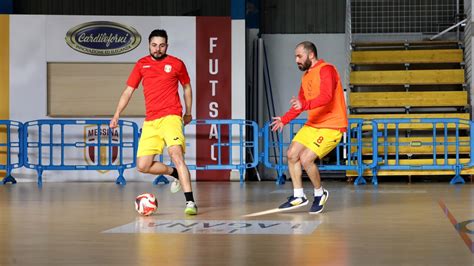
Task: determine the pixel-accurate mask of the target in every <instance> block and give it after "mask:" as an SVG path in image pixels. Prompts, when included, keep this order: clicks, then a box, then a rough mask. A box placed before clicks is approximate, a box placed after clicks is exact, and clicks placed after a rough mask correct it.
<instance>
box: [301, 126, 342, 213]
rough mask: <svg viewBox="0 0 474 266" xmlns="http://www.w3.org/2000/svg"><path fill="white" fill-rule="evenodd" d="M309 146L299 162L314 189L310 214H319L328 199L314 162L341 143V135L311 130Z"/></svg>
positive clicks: (332, 131) (337, 132)
mask: <svg viewBox="0 0 474 266" xmlns="http://www.w3.org/2000/svg"><path fill="white" fill-rule="evenodd" d="M311 131H312V132H311V133H312V137H311V140H312V141H311V144H310V145H308V149H306V150H304V151H303V152H302V153H301V156H300V160H301V164H302V165H303V168H304V169H305V171H306V173H307V174H308V177H309V179H310V180H311V183H313V187H314V201H313V204H312V206H311V209H310V213H311V214H316V213H320V212H322V211H323V209H324V205H325V203H326V201H327V199H328V197H329V192H328V191H327V190H326V189H324V188H323V187H322V185H321V176H320V173H319V169H318V166H317V165H316V163H315V160H316V159H318V158H320V159H322V158H323V157H324V156H326V155H327V154H328V153H329V152H331V151H332V150H333V149H334V148H335V147H336V146H337V144H339V142H340V141H341V137H342V133H341V132H340V131H338V130H333V129H312V130H311Z"/></svg>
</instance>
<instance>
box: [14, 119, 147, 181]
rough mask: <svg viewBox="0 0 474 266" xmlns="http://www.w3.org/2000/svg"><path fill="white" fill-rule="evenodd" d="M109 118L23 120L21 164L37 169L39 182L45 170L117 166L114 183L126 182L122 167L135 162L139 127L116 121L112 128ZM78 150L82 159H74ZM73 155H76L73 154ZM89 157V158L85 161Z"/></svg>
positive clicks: (112, 168) (91, 168) (108, 168)
mask: <svg viewBox="0 0 474 266" xmlns="http://www.w3.org/2000/svg"><path fill="white" fill-rule="evenodd" d="M109 122H110V121H109V120H35V121H29V122H26V123H25V124H24V131H25V134H24V135H23V143H24V145H25V147H24V150H25V158H24V166H25V167H27V168H30V169H35V170H36V171H37V173H38V185H39V186H42V183H43V181H42V174H43V171H45V170H103V171H108V170H117V171H118V172H119V176H118V177H117V179H116V181H115V182H116V183H117V184H121V185H125V184H126V180H125V178H124V176H123V172H124V170H125V169H129V168H133V167H135V166H136V156H135V154H136V150H137V143H138V127H137V125H136V124H135V123H133V122H129V121H123V120H121V121H119V124H118V127H117V128H116V129H115V130H111V129H110V128H109ZM81 152H83V153H84V155H83V156H85V157H86V161H84V163H82V164H81V163H78V162H77V155H78V154H80V153H81ZM75 156H76V157H75ZM87 159H88V161H87Z"/></svg>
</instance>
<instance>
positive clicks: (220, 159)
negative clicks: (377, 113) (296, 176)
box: [0, 118, 474, 186]
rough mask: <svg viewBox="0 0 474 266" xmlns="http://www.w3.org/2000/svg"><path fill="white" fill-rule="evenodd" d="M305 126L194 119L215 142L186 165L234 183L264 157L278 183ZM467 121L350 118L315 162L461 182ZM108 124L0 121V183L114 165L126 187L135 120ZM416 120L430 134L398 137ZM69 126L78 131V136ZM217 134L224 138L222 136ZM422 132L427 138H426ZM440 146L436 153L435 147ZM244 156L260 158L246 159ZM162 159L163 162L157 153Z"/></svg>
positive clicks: (470, 143) (468, 146)
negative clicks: (413, 150) (202, 157)
mask: <svg viewBox="0 0 474 266" xmlns="http://www.w3.org/2000/svg"><path fill="white" fill-rule="evenodd" d="M304 123H305V120H302V119H298V120H294V121H292V122H291V123H290V124H289V126H288V127H285V130H284V131H283V132H278V133H277V134H276V137H275V135H274V133H273V132H271V129H270V121H269V122H267V123H266V124H265V125H264V127H263V128H262V129H259V128H258V126H257V124H256V123H255V122H253V121H247V120H239V119H237V120H193V121H192V122H191V123H190V126H191V127H192V126H194V127H203V126H210V125H212V126H214V127H215V128H216V132H217V134H215V136H214V137H215V142H214V144H212V145H211V148H212V149H213V150H215V151H216V153H215V158H214V159H215V163H214V162H212V161H211V163H209V160H208V161H207V162H206V163H205V164H201V165H199V164H197V163H196V164H192V163H191V164H188V167H189V169H190V170H238V171H239V174H240V182H241V183H243V181H244V173H245V170H246V169H248V168H254V167H257V165H258V164H259V163H260V162H262V163H263V164H264V165H265V166H266V167H268V168H271V169H274V170H276V171H277V174H278V177H277V178H276V182H277V183H278V184H283V183H284V182H285V178H284V175H283V173H284V172H285V171H287V170H288V166H287V163H286V150H287V148H288V146H289V145H290V143H291V139H292V137H293V136H294V135H295V133H296V132H297V130H298V129H299V127H301V126H302V125H303V124H304ZM473 123H474V122H472V121H469V120H462V119H454V118H453V119H445V118H442V119H435V118H429V119H428V118H426V119H373V120H363V119H349V125H348V129H347V133H346V135H345V139H344V141H342V142H341V143H339V144H338V146H337V148H336V149H335V151H334V157H333V158H335V159H334V160H332V161H331V163H325V162H324V161H322V160H320V161H319V164H318V167H319V168H320V170H323V171H325V170H343V171H355V172H356V173H357V178H356V179H355V181H354V184H356V185H359V184H365V183H366V181H365V179H364V177H363V174H364V173H365V172H366V171H368V170H369V171H372V183H373V184H374V185H377V184H378V180H377V173H378V172H379V171H382V170H383V171H386V170H389V171H390V170H402V171H403V170H444V171H446V170H451V171H454V172H455V176H454V177H453V178H452V180H451V182H450V183H451V184H457V183H464V182H465V181H464V179H463V178H462V177H461V171H462V170H463V169H464V168H472V167H474V161H473V159H472V158H474V139H473V138H471V136H474V127H473ZM108 124H109V120H35V121H29V122H26V123H24V124H22V123H21V122H17V121H11V120H0V133H2V132H3V133H4V134H5V137H4V138H0V152H2V153H5V155H6V156H5V157H4V158H6V159H5V160H4V162H2V161H0V170H5V171H6V177H5V178H4V179H3V181H2V184H6V183H8V182H11V183H16V180H15V178H13V176H12V175H11V172H12V170H13V169H15V168H20V167H26V168H29V169H34V170H36V171H37V174H38V185H39V186H41V185H42V173H43V171H45V170H100V171H108V170H117V171H118V172H119V176H118V177H117V179H116V183H117V184H121V185H125V184H126V180H125V178H124V177H123V172H124V170H125V169H129V168H133V167H135V166H136V156H135V155H136V151H137V147H138V138H139V133H138V127H137V125H136V124H135V123H134V122H129V121H123V120H121V121H119V127H118V128H117V129H115V130H113V131H112V130H111V129H110V128H109V127H108ZM419 125H423V127H422V128H423V129H424V131H423V132H425V134H426V128H429V130H431V133H430V134H428V135H429V136H428V135H426V136H425V135H423V137H425V138H423V139H424V140H425V141H413V140H407V138H402V137H401V134H402V133H403V134H406V131H407V130H414V129H416V128H419ZM427 125H428V126H427ZM190 126H187V127H186V128H189V127H190ZM75 127H79V128H80V130H82V131H81V132H80V133H78V130H77V128H76V129H74V128H75ZM402 129H403V130H404V131H403V132H401V130H402ZM223 132H224V135H226V137H223ZM248 133H251V134H252V135H253V136H254V137H253V139H251V140H247V138H246V136H245V134H248ZM257 136H258V137H257ZM363 136H364V138H363ZM187 137H188V139H189V136H187ZM191 137H192V136H191ZM194 137H196V136H194ZM260 137H263V144H264V145H263V151H260V150H259V139H260ZM368 137H370V138H368ZM426 137H429V138H430V139H428V140H427V141H426ZM462 137H464V138H462ZM466 137H469V140H466ZM369 139H371V141H368V140H369ZM187 145H188V144H187ZM404 147H430V149H431V150H432V154H430V155H429V156H430V158H431V159H432V160H431V163H423V164H419V162H418V163H412V162H414V161H410V160H405V161H402V160H401V156H407V154H404V153H401V152H400V150H401V149H403V148H404ZM367 148H369V149H371V150H372V153H371V157H372V159H371V160H368V157H367V156H368V155H365V156H366V159H367V160H364V159H363V152H362V150H363V149H367ZM438 148H439V149H440V150H441V151H442V152H438ZM78 150H81V151H83V152H84V156H85V157H87V158H88V159H89V161H88V162H87V163H84V164H81V163H78V162H77V160H75V159H77V158H72V157H74V154H77V152H78ZM224 150H225V151H226V152H223V151H224ZM425 153H426V152H425ZM224 154H225V156H224ZM236 154H238V156H236ZM248 154H254V155H258V156H253V157H252V156H249V157H248V156H246V155H248ZM424 158H425V159H426V154H425V157H424ZM160 159H161V160H163V158H162V157H161V158H160ZM440 160H441V161H440ZM160 181H163V182H165V183H167V182H168V181H167V179H166V178H164V177H163V176H160V177H157V178H156V179H155V180H154V181H153V183H154V184H157V183H159V182H160Z"/></svg>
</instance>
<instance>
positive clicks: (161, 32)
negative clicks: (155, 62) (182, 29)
mask: <svg viewBox="0 0 474 266" xmlns="http://www.w3.org/2000/svg"><path fill="white" fill-rule="evenodd" d="M153 37H163V38H165V40H166V43H168V34H167V33H166V31H165V30H162V29H157V30H153V31H152V32H151V33H150V36H148V42H151V39H152V38H153Z"/></svg>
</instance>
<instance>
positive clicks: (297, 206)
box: [278, 200, 309, 211]
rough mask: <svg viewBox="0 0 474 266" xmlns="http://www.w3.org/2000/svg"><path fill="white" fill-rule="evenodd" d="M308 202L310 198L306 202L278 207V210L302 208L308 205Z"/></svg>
mask: <svg viewBox="0 0 474 266" xmlns="http://www.w3.org/2000/svg"><path fill="white" fill-rule="evenodd" d="M308 203H309V200H307V201H305V202H303V203H301V204H299V205H296V206H293V207H288V208H281V209H280V208H278V210H280V211H291V210H294V209H298V208H301V207H303V206H306V205H308Z"/></svg>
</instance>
